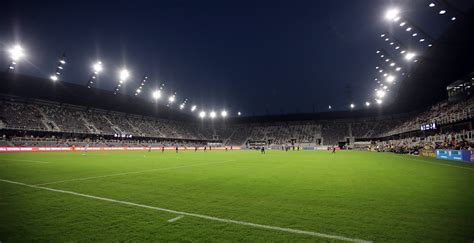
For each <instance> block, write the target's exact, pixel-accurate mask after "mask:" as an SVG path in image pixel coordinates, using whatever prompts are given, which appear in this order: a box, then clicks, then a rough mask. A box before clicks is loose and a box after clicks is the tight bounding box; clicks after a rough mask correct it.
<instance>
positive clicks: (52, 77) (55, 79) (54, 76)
mask: <svg viewBox="0 0 474 243" xmlns="http://www.w3.org/2000/svg"><path fill="white" fill-rule="evenodd" d="M50 78H51V80H53V81H58V76H56V75H51V77H50Z"/></svg>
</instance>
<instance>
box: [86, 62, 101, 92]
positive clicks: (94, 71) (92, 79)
mask: <svg viewBox="0 0 474 243" xmlns="http://www.w3.org/2000/svg"><path fill="white" fill-rule="evenodd" d="M102 70H104V67H103V66H102V62H101V61H97V62H96V63H94V64H93V65H92V75H91V76H90V78H89V81H87V88H89V89H90V88H91V87H92V86H93V85H94V82H95V81H96V79H97V75H99V73H100V72H102Z"/></svg>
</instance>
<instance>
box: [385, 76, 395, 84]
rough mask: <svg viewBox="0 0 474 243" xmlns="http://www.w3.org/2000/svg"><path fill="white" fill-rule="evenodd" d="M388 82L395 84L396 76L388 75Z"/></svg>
mask: <svg viewBox="0 0 474 243" xmlns="http://www.w3.org/2000/svg"><path fill="white" fill-rule="evenodd" d="M386 80H387V82H388V83H393V81H395V76H393V75H388V76H387V78H386Z"/></svg>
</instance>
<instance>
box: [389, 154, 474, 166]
mask: <svg viewBox="0 0 474 243" xmlns="http://www.w3.org/2000/svg"><path fill="white" fill-rule="evenodd" d="M396 156H398V157H400V158H404V159H409V160H414V161H419V162H423V163H428V164H434V165H441V166H448V167H454V168H460V169H465V170H474V168H470V167H464V166H457V165H450V164H443V163H436V162H431V161H426V160H423V159H416V158H410V157H408V155H407V156H401V155H396Z"/></svg>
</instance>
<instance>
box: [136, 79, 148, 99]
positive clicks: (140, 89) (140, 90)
mask: <svg viewBox="0 0 474 243" xmlns="http://www.w3.org/2000/svg"><path fill="white" fill-rule="evenodd" d="M147 80H148V76H146V75H145V76H143V79H142V81H141V82H140V85H139V86H138V88H137V89H136V90H135V96H137V95H139V94H140V93H141V92H142V89H143V86H145V83H146V81H147Z"/></svg>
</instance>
